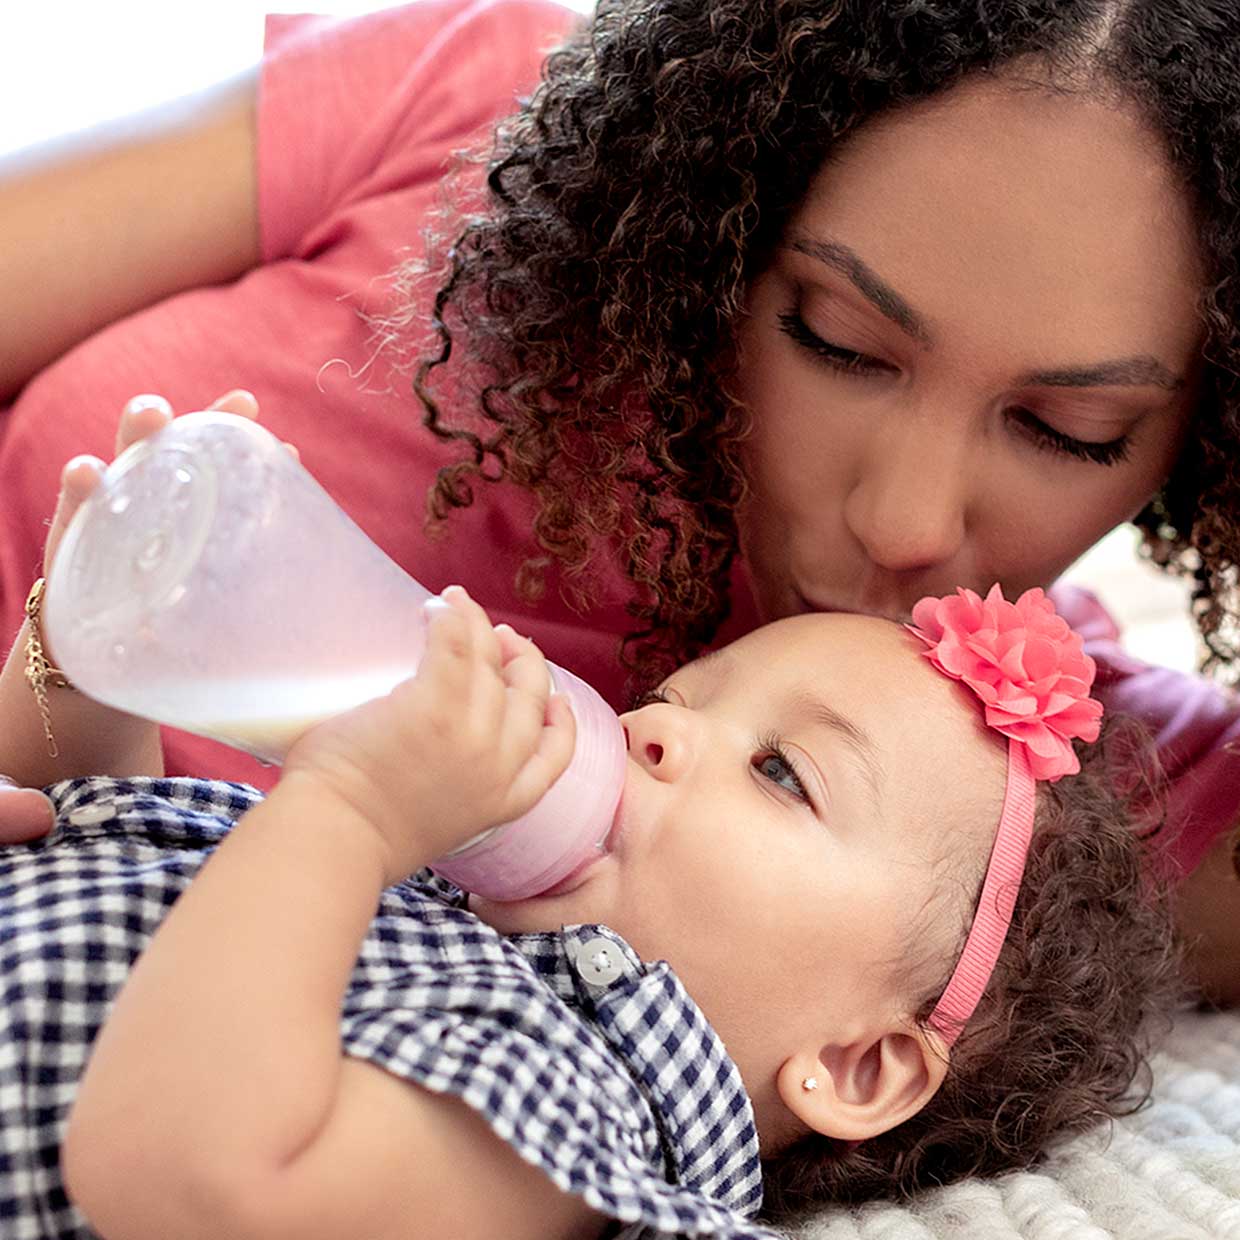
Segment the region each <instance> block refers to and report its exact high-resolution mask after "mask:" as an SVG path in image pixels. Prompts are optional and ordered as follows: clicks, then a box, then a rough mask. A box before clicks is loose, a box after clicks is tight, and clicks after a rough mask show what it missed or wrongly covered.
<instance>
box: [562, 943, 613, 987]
mask: <svg viewBox="0 0 1240 1240" xmlns="http://www.w3.org/2000/svg"><path fill="white" fill-rule="evenodd" d="M574 965H575V967H576V969H577V972H578V973H579V974H580V975H581V979H582V981H584V982H588V983H589V984H590V985H591V986H610V985H611V984H612V982H614V981H615V980H616V979H617V978H618V977H621V976H622V975H623V974H624V971H625V967H624V966H625V962H624V956H623V955H622V954H621V952H620V949H619V948H618V947H617V946H616V945H615V944H614V943H613V942H612V941H611V940H610V939H605V938H603V937H602V936H599V937H597V938H593V939H587V940H586V941H585V942H584V943H583V944H582V945H581V946H580V947H579V948H578V949H577V959H576V960H575V961H574Z"/></svg>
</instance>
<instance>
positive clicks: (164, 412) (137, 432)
mask: <svg viewBox="0 0 1240 1240" xmlns="http://www.w3.org/2000/svg"><path fill="white" fill-rule="evenodd" d="M171 420H172V406H171V405H170V404H169V403H168V402H167V401H166V400H164V398H163V397H162V396H156V395H154V394H153V393H148V394H146V395H143V396H135V397H134V398H133V399H132V400H131V401H129V402H128V403H127V404H126V405H125V408H124V409H122V410H121V417H120V421H119V422H117V424H116V455H117V456H120V454H121V453H122V452H124V451H125V449H126V448H128V447H129V446H130V444H134V443H137V442H138V440H139V439H145V438H146V437H147V436H148V435H153V434H154V433H155V432H156V431H158V430H162V429H163V428H164V427H165V426H167V425H168V423H169V422H170V421H171Z"/></svg>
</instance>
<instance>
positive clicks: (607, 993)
mask: <svg viewBox="0 0 1240 1240" xmlns="http://www.w3.org/2000/svg"><path fill="white" fill-rule="evenodd" d="M48 792H49V794H50V795H51V797H52V800H53V802H54V803H55V805H56V808H57V822H56V828H55V830H54V831H53V832H52V834H51V835H50V836H48V837H47V838H46V839H44V840H39V841H36V842H35V843H33V844H29V845H16V846H12V847H9V848H5V849H0V965H2V968H3V976H2V984H3V987H4V1001H3V1005H2V1007H0V1236H2V1237H4V1240H69V1238H70V1237H72V1238H73V1240H86V1238H87V1237H90V1236H91V1235H92V1232H91V1231H90V1228H89V1227H88V1226H87V1224H86V1222H85V1220H84V1219H83V1217H82V1215H81V1214H80V1213H79V1212H78V1211H77V1210H76V1209H75V1208H74V1207H73V1206H72V1205H71V1204H70V1202H69V1201H68V1200H67V1198H66V1197H65V1193H64V1189H63V1186H62V1184H61V1179H60V1172H59V1160H58V1154H59V1147H60V1141H61V1138H62V1136H63V1132H64V1126H65V1122H66V1119H67V1116H68V1112H69V1108H70V1106H71V1104H72V1100H73V1096H74V1092H75V1089H76V1085H77V1081H78V1079H79V1077H80V1075H81V1072H82V1069H83V1066H84V1064H85V1061H86V1056H87V1052H88V1051H89V1048H90V1045H91V1043H92V1041H93V1040H94V1038H95V1035H96V1034H97V1032H98V1030H99V1028H100V1026H101V1025H102V1023H103V1021H104V1018H105V1017H106V1015H107V1012H108V1009H109V1007H110V1005H111V1003H112V1000H113V999H114V997H115V996H116V994H117V992H118V990H119V989H120V987H121V985H122V984H123V982H124V980H125V978H126V976H127V974H128V972H129V969H130V967H131V966H132V964H133V962H134V960H135V959H136V958H137V956H138V955H139V953H140V952H141V951H142V949H143V948H144V946H145V945H146V943H147V942H148V941H149V940H150V937H151V935H152V934H153V933H154V931H155V929H156V928H157V926H158V925H159V923H160V921H161V920H162V919H163V917H164V916H165V914H166V913H167V911H168V909H169V907H170V906H171V905H172V903H173V902H174V901H175V900H176V898H177V897H178V896H179V895H180V893H181V892H182V891H183V890H185V888H186V886H187V885H188V884H189V882H190V881H191V880H192V879H193V877H194V875H195V874H196V873H197V871H198V869H199V867H200V866H201V865H202V863H203V861H204V860H205V859H206V858H207V856H209V854H210V852H211V850H212V848H213V847H214V846H215V845H216V844H217V843H219V841H220V839H221V838H222V837H223V835H224V833H225V832H226V831H227V830H228V829H229V827H230V826H231V825H232V823H233V822H235V821H236V819H237V818H238V817H240V816H241V814H243V813H244V812H245V811H246V810H247V809H249V808H250V807H251V806H253V805H254V804H255V803H256V802H257V801H258V800H259V799H260V797H261V794H260V793H258V792H257V791H256V790H254V789H253V788H250V787H248V786H246V785H243V784H229V783H221V782H213V781H205V780H192V779H131V780H111V779H86V780H72V781H66V782H64V783H60V784H56V785H54V786H53V787H51V788H50V789H48ZM341 1040H342V1045H343V1049H344V1052H345V1053H346V1054H348V1055H352V1056H355V1057H357V1058H359V1059H365V1060H369V1061H370V1062H371V1063H374V1064H377V1065H379V1066H380V1067H382V1068H384V1069H386V1070H387V1071H388V1072H391V1073H392V1074H394V1075H396V1076H399V1077H403V1078H405V1079H407V1080H409V1081H414V1082H417V1083H418V1084H419V1085H422V1086H424V1087H425V1088H427V1089H430V1090H434V1091H436V1092H440V1093H447V1094H454V1095H456V1096H457V1097H459V1098H461V1099H463V1100H464V1101H465V1102H466V1103H467V1104H468V1105H469V1106H471V1107H473V1108H474V1109H475V1110H476V1111H478V1112H479V1113H480V1114H481V1115H482V1116H483V1117H484V1118H485V1119H486V1120H487V1121H488V1123H489V1124H490V1125H491V1127H492V1129H493V1130H494V1131H495V1132H496V1134H497V1135H498V1136H499V1137H501V1138H502V1139H503V1140H505V1141H507V1142H508V1143H509V1144H510V1145H512V1146H513V1147H514V1148H515V1149H516V1150H517V1151H518V1152H519V1153H520V1154H521V1155H522V1156H523V1157H524V1158H526V1159H527V1160H528V1161H529V1162H531V1163H533V1164H534V1165H535V1166H538V1167H541V1168H542V1169H543V1171H545V1172H546V1174H547V1175H548V1176H550V1177H551V1179H552V1180H553V1181H554V1182H555V1183H556V1184H557V1185H558V1186H559V1187H560V1188H562V1189H564V1190H566V1191H570V1192H574V1193H578V1194H580V1195H581V1196H582V1197H583V1198H584V1199H585V1200H586V1201H587V1202H588V1203H589V1204H590V1205H591V1206H593V1207H594V1208H595V1209H597V1210H600V1211H602V1212H603V1213H604V1214H606V1215H608V1216H610V1217H611V1218H612V1219H614V1220H616V1223H615V1225H614V1228H613V1230H612V1231H611V1232H609V1235H612V1236H614V1237H617V1238H621V1237H622V1238H623V1240H637V1238H638V1237H640V1238H641V1240H656V1238H662V1237H673V1236H674V1237H681V1236H717V1237H724V1238H735V1240H773V1233H772V1232H769V1231H766V1230H764V1229H763V1228H761V1227H759V1226H757V1225H756V1224H754V1223H752V1222H749V1221H747V1220H748V1219H749V1217H750V1216H752V1215H753V1214H754V1213H755V1212H756V1211H757V1209H758V1207H759V1205H760V1204H761V1199H762V1189H761V1175H760V1167H759V1158H758V1139H757V1133H756V1130H755V1128H754V1124H753V1114H752V1108H751V1106H750V1103H749V1098H748V1096H747V1094H746V1093H745V1089H744V1086H743V1085H742V1083H741V1079H740V1074H739V1073H738V1072H737V1069H736V1066H735V1065H734V1064H733V1063H732V1061H731V1059H730V1058H729V1057H728V1054H727V1052H726V1051H725V1050H724V1047H723V1044H722V1043H721V1042H720V1040H719V1038H718V1037H717V1036H716V1034H715V1033H714V1031H713V1030H712V1029H711V1027H710V1025H709V1024H708V1023H707V1021H706V1019H705V1017H704V1016H703V1015H702V1013H701V1012H700V1011H699V1010H698V1008H697V1005H696V1004H695V1003H694V1002H693V1001H692V1000H691V999H690V998H689V996H688V994H687V993H686V992H685V990H684V989H683V987H682V986H681V984H680V982H679V981H678V980H677V978H676V976H675V975H674V974H673V973H672V971H671V970H670V969H669V967H668V966H667V965H666V964H665V963H663V962H656V963H653V964H643V963H642V962H641V961H640V960H639V959H638V957H637V956H636V955H635V954H634V952H633V951H632V949H631V948H630V947H629V946H628V944H627V943H625V942H624V940H623V939H621V938H620V937H619V936H618V935H617V934H615V933H614V932H613V931H611V930H610V929H608V928H607V927H606V926H601V925H585V926H566V927H564V928H563V929H562V930H561V931H560V932H558V933H542V934H519V935H509V936H504V935H501V934H499V933H498V932H497V931H495V930H493V929H492V928H491V927H490V926H488V925H486V923H484V922H482V921H479V919H478V918H477V917H475V916H474V915H473V914H472V913H471V912H470V911H469V910H468V908H467V907H466V906H465V898H464V896H463V895H462V893H461V892H459V891H458V890H457V889H456V888H454V887H452V886H451V884H448V883H444V882H442V881H440V880H437V879H435V878H434V877H433V876H431V875H430V873H429V872H428V871H424V872H422V873H421V874H419V875H417V876H415V877H414V878H412V879H410V880H408V881H406V882H404V883H401V884H399V885H398V886H395V887H391V888H389V889H388V890H387V891H385V892H384V893H383V896H382V898H381V901H380V905H379V908H378V912H377V914H376V916H375V919H374V921H373V922H372V923H371V926H370V932H369V934H368V935H367V937H366V940H365V943H364V944H363V946H362V950H361V954H360V956H359V959H358V963H357V965H356V967H355V969H354V972H353V976H352V980H351V982H350V984H349V988H348V991H347V993H346V994H345V997H344V1003H343V1007H342V1014H341ZM497 1234H499V1233H497Z"/></svg>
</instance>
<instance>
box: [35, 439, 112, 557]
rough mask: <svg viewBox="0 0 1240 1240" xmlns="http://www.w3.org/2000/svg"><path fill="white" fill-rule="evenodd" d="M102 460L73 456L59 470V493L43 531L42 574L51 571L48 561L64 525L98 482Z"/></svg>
mask: <svg viewBox="0 0 1240 1240" xmlns="http://www.w3.org/2000/svg"><path fill="white" fill-rule="evenodd" d="M103 469H104V465H103V462H102V461H101V460H100V459H99V458H98V457H97V456H75V457H74V458H73V460H71V461H70V462H69V463H68V464H67V465H66V466H65V467H64V469H63V470H62V471H61V474H60V495H59V496H58V497H57V500H56V511H55V512H54V513H53V514H52V524H51V526H50V528H49V529H48V531H47V542H46V543H44V545H43V575H44V576H45V577H46V576H47V574H48V573H49V572H50V571H51V568H52V560H53V559H54V558H55V556H56V548H57V547H59V546H60V540H61V539H62V538H63V537H64V534H65V528H66V527H67V526H68V524H69V522H70V521H71V520H73V514H74V513H75V512H77V510H78V508H79V507H81V505H82V501H83V500H85V499H86V498H87V496H89V495H90V493H91V492H92V491H93V490H94V489H95V488H96V487H97V486H98V485H99V480H100V478H102V477H103Z"/></svg>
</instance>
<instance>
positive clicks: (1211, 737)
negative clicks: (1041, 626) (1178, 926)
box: [1053, 586, 1240, 876]
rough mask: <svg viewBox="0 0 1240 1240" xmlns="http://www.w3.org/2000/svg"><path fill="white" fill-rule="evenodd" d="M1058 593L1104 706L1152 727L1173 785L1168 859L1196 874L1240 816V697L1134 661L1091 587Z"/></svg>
mask: <svg viewBox="0 0 1240 1240" xmlns="http://www.w3.org/2000/svg"><path fill="white" fill-rule="evenodd" d="M1053 598H1054V601H1055V605H1056V607H1057V608H1058V610H1059V612H1060V614H1061V615H1062V616H1063V617H1064V619H1065V620H1067V621H1068V623H1069V624H1070V625H1071V626H1072V627H1073V628H1074V629H1076V631H1077V632H1078V633H1080V634H1081V636H1082V637H1083V638H1084V639H1085V652H1086V654H1088V655H1090V656H1091V657H1092V658H1093V659H1094V661H1095V662H1096V663H1097V664H1098V679H1097V689H1098V696H1099V697H1100V698H1101V699H1102V703H1103V705H1104V706H1105V707H1106V708H1107V710H1108V711H1111V712H1115V713H1117V714H1118V713H1121V712H1122V713H1123V714H1125V715H1129V716H1131V717H1132V718H1135V719H1137V720H1139V721H1140V722H1142V723H1143V724H1145V726H1146V727H1147V728H1148V729H1149V730H1150V733H1151V735H1152V737H1153V740H1154V744H1155V746H1156V748H1157V751H1158V757H1159V761H1160V762H1161V764H1162V767H1163V770H1164V772H1165V774H1166V776H1167V780H1168V784H1169V792H1168V802H1167V821H1168V824H1169V830H1170V832H1171V834H1170V838H1169V851H1170V860H1171V863H1172V866H1173V868H1174V871H1175V874H1176V875H1177V876H1182V875H1185V874H1188V873H1191V871H1192V870H1194V869H1195V868H1196V867H1197V866H1198V865H1199V864H1200V862H1201V861H1202V859H1203V858H1204V857H1205V855H1206V853H1208V852H1209V851H1210V848H1211V846H1212V845H1213V843H1214V841H1215V840H1216V839H1217V838H1218V836H1219V835H1220V834H1221V833H1222V832H1224V831H1226V830H1228V829H1229V828H1230V827H1231V826H1233V825H1234V824H1235V823H1236V821H1237V819H1238V818H1240V697H1238V696H1237V695H1236V694H1235V693H1234V692H1232V691H1231V690H1229V689H1225V688H1223V687H1222V686H1220V685H1217V684H1214V683H1212V682H1211V681H1209V680H1206V679H1205V678H1204V677H1201V676H1194V675H1190V674H1188V673H1185V672H1179V671H1174V670H1172V669H1171V668H1165V667H1153V666H1151V665H1150V664H1148V663H1143V662H1142V661H1141V660H1140V659H1135V658H1133V657H1132V656H1131V655H1130V654H1128V653H1127V652H1125V651H1124V649H1123V648H1122V646H1121V645H1120V641H1119V638H1120V633H1119V629H1118V627H1117V626H1116V624H1115V621H1114V620H1113V619H1112V618H1111V616H1110V615H1109V613H1108V612H1107V611H1106V609H1105V608H1104V607H1103V606H1102V604H1101V603H1100V602H1099V601H1098V599H1097V598H1096V597H1095V596H1094V595H1093V594H1091V593H1090V592H1089V591H1088V590H1083V589H1080V588H1079V587H1076V586H1057V587H1056V588H1055V590H1054V591H1053Z"/></svg>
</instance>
